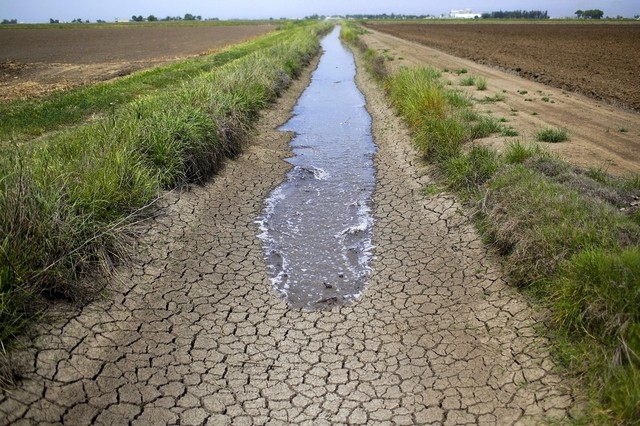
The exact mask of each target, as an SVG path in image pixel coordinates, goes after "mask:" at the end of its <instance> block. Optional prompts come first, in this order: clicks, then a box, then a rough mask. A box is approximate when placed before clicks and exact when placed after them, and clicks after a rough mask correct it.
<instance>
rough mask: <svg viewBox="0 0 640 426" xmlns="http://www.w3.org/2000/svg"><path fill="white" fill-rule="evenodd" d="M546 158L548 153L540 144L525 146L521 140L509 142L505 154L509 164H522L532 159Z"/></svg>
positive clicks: (505, 159)
mask: <svg viewBox="0 0 640 426" xmlns="http://www.w3.org/2000/svg"><path fill="white" fill-rule="evenodd" d="M534 156H536V157H539V158H540V157H544V156H546V153H545V151H544V149H543V148H542V147H541V146H540V145H538V144H525V143H523V142H521V141H519V140H516V141H513V142H509V143H508V144H507V146H506V149H505V151H504V153H503V158H504V161H505V162H506V163H507V164H522V163H524V162H525V161H526V160H528V159H529V158H531V157H534Z"/></svg>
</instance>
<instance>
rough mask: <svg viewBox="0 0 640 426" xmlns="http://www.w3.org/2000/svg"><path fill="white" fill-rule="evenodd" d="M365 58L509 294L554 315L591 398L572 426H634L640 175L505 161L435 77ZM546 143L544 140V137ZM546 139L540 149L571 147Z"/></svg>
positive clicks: (540, 159) (558, 341) (562, 346)
mask: <svg viewBox="0 0 640 426" xmlns="http://www.w3.org/2000/svg"><path fill="white" fill-rule="evenodd" d="M359 31H361V30H359V29H357V28H355V27H353V26H351V27H350V28H348V29H346V30H345V37H344V38H345V39H346V40H355V42H354V44H355V45H356V46H358V47H359V49H360V50H362V51H363V52H365V55H364V58H365V60H366V62H367V68H368V69H370V70H371V69H373V70H375V72H374V73H373V74H374V76H375V78H376V79H377V80H378V81H380V82H381V84H382V86H383V87H384V89H385V91H386V94H387V96H388V99H389V101H390V103H391V104H392V105H393V106H394V108H395V109H396V110H397V111H398V113H399V114H400V116H401V117H402V118H403V119H404V121H405V122H406V124H407V125H408V126H409V128H410V129H411V131H412V133H413V139H414V142H415V146H416V147H417V149H418V151H419V152H420V153H421V154H422V155H423V157H424V159H425V160H426V161H427V162H430V163H432V164H433V165H434V166H435V167H436V169H437V170H439V175H440V176H441V177H442V182H441V185H443V186H445V187H448V188H449V189H452V190H454V191H456V192H457V193H458V194H459V195H460V196H461V197H462V198H463V199H464V200H465V201H466V202H467V203H469V204H470V205H471V206H472V207H473V209H474V211H476V222H477V224H478V226H479V228H480V230H481V232H482V233H483V235H484V236H485V238H486V240H487V241H488V242H491V243H492V244H493V245H494V246H495V247H496V248H497V249H498V251H499V252H500V253H501V254H502V255H503V256H504V259H505V262H504V265H505V269H506V271H507V273H508V275H509V277H510V280H511V282H512V283H513V284H515V285H517V286H519V287H521V288H522V289H524V290H525V291H526V292H527V294H529V295H531V296H534V299H535V300H537V301H538V302H539V303H540V304H541V305H543V306H544V307H545V308H548V310H549V312H550V315H549V316H550V318H549V323H550V324H549V325H550V328H549V334H550V337H551V340H552V342H553V343H554V345H555V348H556V349H557V351H556V354H557V356H558V359H559V360H561V361H562V363H563V364H564V365H565V366H566V367H568V369H569V371H572V372H574V373H576V374H577V375H578V376H579V377H581V378H582V379H583V382H584V383H585V386H586V388H587V389H588V391H589V396H590V398H589V404H588V408H587V409H586V411H585V413H584V414H583V415H581V416H580V417H578V418H575V419H572V421H573V422H574V423H575V424H587V423H588V424H637V423H636V422H637V421H638V419H640V207H639V206H638V199H639V198H640V176H632V177H628V178H624V179H622V178H613V177H610V176H608V175H607V174H606V173H604V172H603V171H602V170H597V169H595V170H583V169H580V168H577V167H573V166H570V165H569V164H567V163H566V162H564V161H562V160H560V159H559V158H557V157H555V156H553V155H552V154H550V153H548V152H546V151H545V150H544V149H543V148H541V147H540V146H539V145H527V144H525V143H523V142H520V141H515V142H511V143H510V144H509V145H508V147H507V149H506V151H505V152H504V153H502V154H500V153H498V152H497V151H495V150H493V149H490V148H487V147H483V146H481V145H478V144H474V143H471V142H472V141H473V140H474V139H476V138H479V137H482V136H484V135H486V134H488V133H492V132H495V131H500V130H499V128H496V127H494V126H493V124H494V123H492V122H491V120H489V119H487V118H483V117H479V116H478V114H476V113H475V112H474V111H473V107H472V103H471V102H470V101H469V99H468V98H467V97H465V96H464V95H463V94H462V93H461V92H458V91H455V90H452V89H451V88H449V87H447V86H446V85H445V84H443V83H442V82H441V81H440V73H439V71H437V70H434V69H430V68H417V69H408V68H404V69H402V70H400V71H399V72H397V73H395V74H393V75H388V73H387V71H386V69H385V66H384V60H382V62H381V59H380V57H379V56H377V55H376V54H375V52H372V51H370V50H368V49H367V48H366V46H365V45H364V44H363V43H362V41H361V40H359V39H358V34H359ZM543 134H544V135H543ZM566 137H567V135H566V131H564V130H556V129H550V130H546V131H544V132H541V134H540V135H539V136H538V138H539V139H540V140H549V141H556V142H560V141H562V140H566ZM430 193H433V187H429V188H427V189H426V190H425V194H430Z"/></svg>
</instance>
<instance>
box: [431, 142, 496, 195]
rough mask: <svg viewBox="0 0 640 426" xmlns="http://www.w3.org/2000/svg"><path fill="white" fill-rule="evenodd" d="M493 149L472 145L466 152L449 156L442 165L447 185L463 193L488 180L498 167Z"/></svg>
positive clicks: (474, 189) (468, 192)
mask: <svg viewBox="0 0 640 426" xmlns="http://www.w3.org/2000/svg"><path fill="white" fill-rule="evenodd" d="M500 164H501V163H500V158H499V155H498V154H497V153H496V151H495V150H493V149H490V148H487V147H483V146H474V147H472V148H471V150H470V151H469V152H468V153H466V154H460V155H457V156H453V157H451V158H449V159H448V160H447V161H446V162H445V163H444V166H443V172H444V175H445V176H446V178H447V182H448V184H449V186H450V187H451V188H453V189H455V190H458V191H462V192H463V193H465V194H472V193H475V192H476V191H477V190H478V187H480V186H481V185H482V184H484V183H485V182H486V181H487V180H489V179H490V178H491V177H492V176H493V175H494V173H495V172H496V171H497V170H498V168H499V167H500Z"/></svg>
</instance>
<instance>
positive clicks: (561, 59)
mask: <svg viewBox="0 0 640 426" xmlns="http://www.w3.org/2000/svg"><path fill="white" fill-rule="evenodd" d="M369 26H370V27H371V28H374V29H376V30H378V31H382V32H385V33H388V34H391V35H394V36H397V37H400V38H403V39H405V40H410V41H414V42H418V43H420V44H424V45H426V46H429V47H433V48H436V49H438V50H442V51H444V52H447V53H451V54H453V55H456V56H460V57H464V58H468V59H472V60H473V61H475V62H478V63H482V64H486V65H492V66H497V67H501V68H504V69H506V70H509V71H512V72H515V73H517V74H518V75H520V76H522V77H527V78H530V79H532V80H536V81H538V82H541V83H545V84H548V85H551V86H555V87H559V88H562V89H566V90H570V91H575V92H578V93H582V94H585V95H588V96H590V97H593V98H595V99H599V100H604V101H607V102H611V103H614V104H616V105H619V106H623V107H627V108H630V109H633V110H635V111H640V24H636V23H630V24H607V23H593V24H563V23H539V24H536V23H527V24H519V23H508V24H507V23H505V24H496V23H461V24H454V23H451V24H450V23H446V24H436V23H424V24H386V23H382V24H379V23H376V24H369Z"/></svg>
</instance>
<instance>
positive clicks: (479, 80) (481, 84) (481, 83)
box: [475, 77, 487, 90]
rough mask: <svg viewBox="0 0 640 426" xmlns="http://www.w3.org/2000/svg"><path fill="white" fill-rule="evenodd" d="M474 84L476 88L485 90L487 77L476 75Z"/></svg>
mask: <svg viewBox="0 0 640 426" xmlns="http://www.w3.org/2000/svg"><path fill="white" fill-rule="evenodd" d="M475 85H476V89H478V90H487V79H486V78H484V77H476V81H475Z"/></svg>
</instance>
